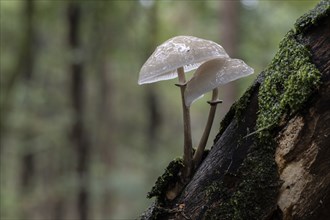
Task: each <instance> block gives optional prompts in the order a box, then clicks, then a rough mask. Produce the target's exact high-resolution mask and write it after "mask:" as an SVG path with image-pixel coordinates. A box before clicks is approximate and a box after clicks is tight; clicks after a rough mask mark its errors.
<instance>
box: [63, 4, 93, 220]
mask: <svg viewBox="0 0 330 220" xmlns="http://www.w3.org/2000/svg"><path fill="white" fill-rule="evenodd" d="M81 12H82V11H81V8H80V5H79V3H78V2H71V3H70V4H69V6H68V12H67V19H68V26H69V36H68V39H69V45H70V48H71V50H72V55H73V57H72V58H73V61H72V64H71V97H72V103H73V110H74V118H75V120H74V122H73V127H72V142H73V144H74V146H75V150H76V155H77V165H76V172H77V176H78V184H79V185H78V196H77V209H78V216H79V219H80V220H87V219H88V210H89V206H88V200H89V194H88V179H89V172H88V171H89V169H88V168H89V167H88V163H89V151H90V149H89V143H88V141H89V140H88V139H87V133H86V131H85V126H84V111H83V110H84V101H85V95H84V88H83V87H84V84H85V77H84V75H83V63H82V60H80V59H79V58H80V56H79V55H80V54H79V53H81V51H79V50H81V42H80V35H79V30H80V29H79V27H80V25H81V18H82V16H81Z"/></svg>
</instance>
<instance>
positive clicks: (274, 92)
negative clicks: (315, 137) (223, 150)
mask: <svg viewBox="0 0 330 220" xmlns="http://www.w3.org/2000/svg"><path fill="white" fill-rule="evenodd" d="M318 7H320V9H314V10H312V12H311V13H313V14H309V15H304V16H303V17H302V18H300V19H299V20H298V21H297V25H298V26H299V27H300V28H301V29H300V31H301V30H305V29H306V28H307V27H309V26H310V25H312V24H314V23H313V22H315V21H318V20H319V18H320V17H322V16H324V14H323V13H328V11H329V9H328V8H329V1H324V2H321V3H320V4H319V5H318ZM326 7H327V8H326ZM315 12H317V13H321V14H318V15H317V14H314V13H315ZM311 23H312V24H311ZM310 57H311V54H310V52H309V51H308V49H307V48H306V47H305V46H304V45H302V44H300V43H299V42H297V41H296V39H295V32H294V31H290V32H289V33H288V34H287V35H286V37H285V38H284V39H283V40H282V42H281V44H280V49H279V51H278V52H277V54H276V55H275V57H274V59H273V61H272V63H271V64H270V65H269V66H268V68H267V69H266V70H265V71H264V74H265V79H264V81H263V83H262V85H261V86H260V89H259V94H258V103H259V114H258V118H257V122H256V130H258V132H257V135H256V136H255V141H254V145H253V146H252V147H251V148H250V151H249V154H248V156H247V158H246V159H245V161H244V162H243V164H242V165H241V167H240V170H239V171H238V174H237V175H238V176H240V178H239V179H242V180H243V181H242V182H239V183H237V185H236V186H235V192H234V193H233V194H232V195H231V196H230V197H229V198H228V199H226V198H222V200H223V201H222V203H221V204H218V205H217V207H218V208H217V209H215V208H212V210H211V211H209V212H207V213H206V219H218V218H219V216H221V219H263V218H265V217H266V216H264V215H265V213H269V212H267V209H271V208H273V207H272V205H273V204H276V202H275V200H276V197H277V192H278V188H279V186H280V183H279V178H278V176H277V166H276V163H275V159H274V154H275V149H276V143H275V141H274V135H275V132H274V129H275V128H278V126H279V124H280V122H281V120H282V119H283V118H286V117H291V116H292V115H293V114H296V113H297V112H298V111H299V110H300V109H302V108H303V106H304V104H305V103H306V102H307V101H308V100H309V98H310V97H311V96H312V95H313V93H314V91H315V90H316V88H317V87H318V85H319V84H320V78H321V73H320V72H319V71H318V69H317V68H316V67H315V65H314V64H313V63H312V61H311V58H310ZM250 93H251V92H248V95H247V99H249V96H250ZM241 102H242V104H243V105H242V106H243V107H236V106H234V108H235V109H236V108H237V110H238V111H235V115H233V113H232V114H231V115H230V118H231V119H232V118H233V117H237V116H236V114H239V113H240V112H239V111H242V110H240V109H242V108H244V106H246V104H247V103H248V101H246V99H245V98H243V99H242V101H241ZM238 116H239V115H238ZM225 124H226V125H225V126H228V122H225ZM222 129H223V128H222ZM222 132H223V131H222ZM213 188H214V186H213V187H211V188H210V189H211V190H208V191H207V192H206V193H207V194H208V195H209V196H212V193H213V191H214V190H213ZM216 188H217V190H216V191H215V192H214V193H218V194H222V195H226V194H224V192H228V191H229V190H230V189H229V188H228V187H226V186H223V185H222V184H217V185H216ZM260 190H262V192H263V193H262V194H261V193H258V192H259V191H260Z"/></svg>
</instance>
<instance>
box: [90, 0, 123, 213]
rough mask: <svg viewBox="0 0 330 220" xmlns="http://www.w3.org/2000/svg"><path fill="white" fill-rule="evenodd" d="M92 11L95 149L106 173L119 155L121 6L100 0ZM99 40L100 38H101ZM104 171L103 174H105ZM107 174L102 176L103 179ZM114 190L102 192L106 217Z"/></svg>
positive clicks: (110, 208) (110, 207)
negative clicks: (116, 73) (115, 70)
mask: <svg viewBox="0 0 330 220" xmlns="http://www.w3.org/2000/svg"><path fill="white" fill-rule="evenodd" d="M94 6H95V8H92V9H94V10H93V11H92V13H93V20H92V34H91V38H90V42H93V44H92V46H93V48H92V50H91V54H93V60H92V66H93V69H94V70H96V74H95V81H96V84H97V85H96V88H98V91H96V92H97V95H96V96H97V98H98V99H96V100H95V103H94V104H95V106H96V107H97V109H96V112H95V115H97V118H96V121H97V123H96V124H95V128H94V129H93V130H94V131H95V133H94V136H95V137H96V140H95V146H97V147H96V148H93V151H95V153H93V154H95V155H98V156H99V157H100V159H101V161H100V162H101V163H102V165H103V166H104V167H105V171H106V173H105V174H106V175H107V176H108V174H109V173H110V172H111V171H112V166H113V164H114V159H115V158H116V145H115V141H114V140H113V139H114V135H113V134H114V132H115V129H116V121H115V118H116V116H115V111H114V106H113V98H114V96H115V89H114V86H115V85H114V82H113V77H112V65H113V63H112V59H111V55H112V53H113V49H114V37H115V36H114V33H115V27H114V25H113V23H112V22H109V21H112V20H114V19H115V18H114V15H113V12H114V11H115V10H116V9H117V7H116V3H115V2H111V1H99V2H97V3H95V4H94ZM95 39H98V40H97V41H96V40H95ZM102 174H103V173H102ZM103 177H104V175H102V178H103ZM112 196H113V192H112V191H111V189H108V188H106V189H105V190H104V192H103V193H102V194H101V195H100V197H101V198H100V200H101V205H100V209H99V210H101V211H99V212H100V214H101V216H102V217H107V216H110V215H111V212H112V211H113V210H112V207H113V206H114V205H113V204H112V201H113V198H112Z"/></svg>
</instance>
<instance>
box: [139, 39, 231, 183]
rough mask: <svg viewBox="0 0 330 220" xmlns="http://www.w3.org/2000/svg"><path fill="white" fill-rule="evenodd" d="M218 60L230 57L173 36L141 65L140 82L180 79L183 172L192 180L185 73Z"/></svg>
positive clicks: (201, 41)
mask: <svg viewBox="0 0 330 220" xmlns="http://www.w3.org/2000/svg"><path fill="white" fill-rule="evenodd" d="M215 58H229V56H228V54H227V53H226V51H225V50H224V49H223V48H222V47H221V46H220V45H219V44H217V43H215V42H212V41H209V40H204V39H201V38H197V37H192V36H177V37H173V38H171V39H169V40H167V41H166V42H164V43H163V44H161V45H160V46H158V47H157V48H156V50H155V51H154V52H153V54H152V55H151V56H150V57H149V59H148V60H147V61H146V62H145V64H144V65H143V66H142V68H141V71H140V75H139V80H138V83H139V84H140V85H141V84H145V83H153V82H157V81H161V80H168V79H173V78H176V77H178V78H179V83H178V84H176V85H177V86H179V87H180V90H181V98H182V108H183V124H184V154H183V163H184V168H185V170H184V172H183V176H184V178H185V179H189V176H190V174H191V171H192V141H191V125H190V112H189V105H186V104H185V103H186V101H185V95H184V93H185V89H186V79H185V72H188V71H191V70H194V69H196V68H198V67H199V66H200V65H201V64H202V63H204V62H206V61H208V60H212V59H215Z"/></svg>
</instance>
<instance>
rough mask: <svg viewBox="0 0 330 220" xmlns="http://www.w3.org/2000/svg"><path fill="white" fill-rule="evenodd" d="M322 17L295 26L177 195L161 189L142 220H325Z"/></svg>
mask: <svg viewBox="0 0 330 220" xmlns="http://www.w3.org/2000/svg"><path fill="white" fill-rule="evenodd" d="M329 13H330V2H329V1H328V0H327V1H322V2H321V3H319V4H318V5H317V7H316V8H315V9H313V10H312V11H310V12H309V13H308V14H306V15H304V16H302V17H301V18H299V19H298V20H297V22H296V24H295V29H294V30H291V31H290V32H289V33H288V34H287V35H286V37H285V38H284V39H283V41H282V42H281V44H280V49H279V51H278V53H277V54H276V55H275V57H274V59H273V61H272V63H271V64H270V65H269V67H268V68H267V69H266V70H264V71H263V72H262V73H261V74H260V75H259V76H258V78H257V80H256V81H255V82H254V84H253V85H252V86H251V87H250V89H248V91H247V92H246V93H245V94H244V95H243V96H242V97H241V99H240V100H239V101H238V102H236V103H235V104H234V105H233V106H232V107H231V109H230V111H229V112H228V114H227V115H226V117H225V118H224V120H223V121H222V122H221V127H220V131H219V134H218V135H217V137H216V139H215V142H214V146H213V147H212V149H211V150H210V152H209V153H208V154H207V156H206V158H205V159H204V161H203V162H202V164H201V166H200V167H199V168H198V169H197V171H196V173H195V174H194V176H193V177H192V179H191V181H190V182H189V183H188V184H187V185H186V186H185V188H184V189H183V191H182V192H181V194H180V195H179V196H178V197H176V198H175V199H174V200H172V201H170V200H169V199H167V198H166V190H169V188H170V186H171V185H175V184H173V182H172V183H166V184H167V186H168V188H166V187H165V192H164V193H160V194H159V196H158V197H157V199H156V202H155V203H153V204H152V205H151V206H150V208H149V209H148V210H147V211H146V212H145V213H144V214H143V216H142V219H299V220H300V219H306V220H307V219H308V220H313V219H330V173H329V170H330V162H329V161H330V160H329V158H330V148H329V146H330V136H329V134H330V127H329V124H330V111H329V110H330V107H329V103H330V86H329V85H330V59H329V58H330V44H329V43H330V42H329V41H330V40H329V39H330V32H329V30H330V19H329V16H330V15H329ZM168 172H170V171H169V170H168ZM171 181H173V178H172V179H171ZM162 184H163V185H164V183H162Z"/></svg>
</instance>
